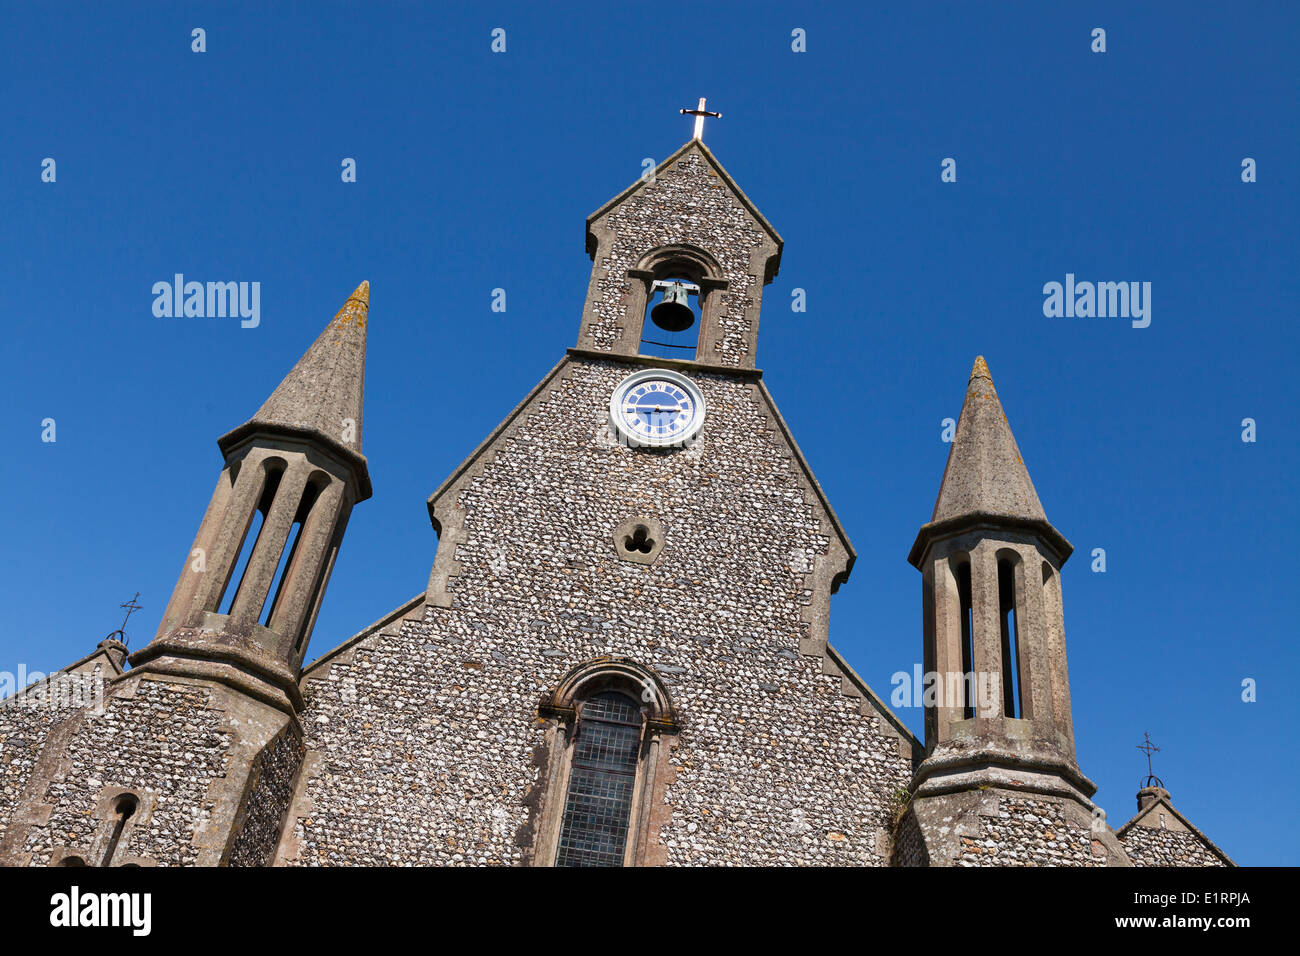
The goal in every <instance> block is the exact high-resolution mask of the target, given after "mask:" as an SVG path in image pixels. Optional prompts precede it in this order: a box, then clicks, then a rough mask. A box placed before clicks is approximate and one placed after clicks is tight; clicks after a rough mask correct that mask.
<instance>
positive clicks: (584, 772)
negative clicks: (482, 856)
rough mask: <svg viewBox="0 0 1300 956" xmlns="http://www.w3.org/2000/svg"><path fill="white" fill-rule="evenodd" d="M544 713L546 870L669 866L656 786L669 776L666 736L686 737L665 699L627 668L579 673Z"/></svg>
mask: <svg viewBox="0 0 1300 956" xmlns="http://www.w3.org/2000/svg"><path fill="white" fill-rule="evenodd" d="M538 713H539V714H540V715H541V716H542V717H544V718H549V719H551V720H552V721H553V723H552V724H551V725H550V728H549V730H548V732H547V748H548V751H549V753H550V759H548V760H547V765H548V766H549V767H550V774H549V781H548V783H547V787H546V797H545V798H544V800H543V802H542V805H541V807H540V809H541V811H542V816H541V818H540V821H539V822H540V826H539V830H538V833H539V836H538V841H539V842H538V843H537V844H536V845H534V847H533V849H532V862H533V864H534V865H539V866H550V865H555V866H623V865H629V866H647V865H650V866H653V865H655V864H657V863H662V862H664V859H665V851H664V850H663V848H662V847H661V846H660V845H659V843H658V831H659V827H660V826H661V825H662V823H663V820H664V819H665V818H664V816H663V814H662V813H660V812H657V810H658V808H660V806H661V804H662V796H660V798H659V799H658V801H656V798H655V796H654V795H655V793H656V789H655V788H656V780H658V781H659V786H660V787H662V786H663V779H664V777H665V775H666V774H667V773H668V772H669V764H668V751H669V750H670V749H671V746H672V745H671V743H669V744H664V743H663V741H662V738H663V736H664V735H665V734H667V735H669V736H672V735H676V734H677V733H678V732H679V728H678V726H677V719H676V716H675V714H674V711H673V705H672V701H671V699H670V698H669V696H668V689H667V687H665V685H664V683H663V681H662V680H661V679H660V678H659V676H658V675H657V674H656V673H655V672H654V671H652V670H650V669H649V668H647V667H643V666H641V665H640V664H637V663H636V662H635V661H631V660H628V659H626V658H615V657H599V658H596V659H594V660H590V661H587V662H586V663H584V664H579V665H578V666H577V667H575V668H574V669H573V670H571V671H569V673H568V674H567V675H565V677H564V678H563V679H562V680H561V681H560V683H559V685H557V686H556V688H555V689H554V690H553V691H552V692H551V693H549V694H548V695H547V696H546V697H544V698H543V699H542V701H541V705H540V707H539V708H538Z"/></svg>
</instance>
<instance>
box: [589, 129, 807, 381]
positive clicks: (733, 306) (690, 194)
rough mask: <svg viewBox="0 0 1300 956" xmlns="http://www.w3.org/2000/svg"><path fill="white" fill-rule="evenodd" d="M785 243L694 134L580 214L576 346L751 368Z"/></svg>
mask: <svg viewBox="0 0 1300 956" xmlns="http://www.w3.org/2000/svg"><path fill="white" fill-rule="evenodd" d="M782 245H783V241H782V239H781V237H780V236H779V235H778V234H777V232H776V230H775V229H773V228H772V226H771V224H770V223H768V221H767V220H766V219H764V218H763V215H762V213H760V212H759V211H758V210H757V209H756V208H755V207H754V205H753V204H752V203H751V202H750V201H749V199H748V198H747V197H746V196H745V194H744V193H743V192H741V191H740V188H739V187H738V186H737V185H736V184H735V182H734V181H733V180H732V178H731V177H730V176H729V175H728V174H727V171H726V170H725V169H723V168H722V165H721V164H720V163H719V162H718V160H717V158H716V157H714V155H713V153H712V152H710V151H709V149H708V147H707V146H705V145H704V143H703V142H702V141H701V140H699V139H692V140H691V141H690V142H688V143H686V144H685V145H684V146H682V147H681V149H679V150H677V152H675V153H673V155H671V156H669V157H668V158H667V159H666V160H664V161H663V162H662V163H660V164H659V165H658V166H657V167H655V169H654V170H653V171H652V172H651V171H647V172H646V173H645V175H644V176H643V177H642V178H641V179H639V180H638V181H637V182H635V183H633V184H632V185H631V186H629V187H628V188H627V189H625V190H624V191H623V192H622V193H620V194H619V195H618V196H616V197H615V198H613V199H611V200H610V201H609V202H607V203H606V204H605V205H604V206H602V207H601V208H600V209H598V210H596V212H594V213H592V214H591V215H590V216H589V217H588V218H587V253H588V254H589V255H590V256H591V260H592V270H591V282H590V284H589V285H588V287H587V301H586V304H585V305H584V307H583V311H582V327H581V330H580V331H579V334H578V348H579V349H581V350H584V351H587V352H603V353H607V354H609V355H611V356H634V355H647V356H655V357H659V358H664V359H678V360H681V361H687V362H695V363H698V364H701V365H713V366H723V367H729V368H738V369H752V368H754V367H755V353H756V350H757V340H758V318H759V307H760V304H761V303H762V299H763V287H764V286H765V285H767V284H768V283H769V282H771V281H772V280H773V279H774V278H775V277H776V274H777V269H778V267H779V266H780V262H781V248H782Z"/></svg>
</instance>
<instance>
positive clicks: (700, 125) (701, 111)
mask: <svg viewBox="0 0 1300 956" xmlns="http://www.w3.org/2000/svg"><path fill="white" fill-rule="evenodd" d="M682 114H683V115H684V116H694V117H695V135H694V136H693V137H692V139H698V140H700V141H701V142H703V141H704V117H706V116H712V117H713V118H714V119H721V118H722V114H721V113H710V112H709V111H708V110H706V109H705V108H704V97H702V96H701V97H700V105H699V106H697V107H696V108H695V109H693V110H686V109H684V110H682Z"/></svg>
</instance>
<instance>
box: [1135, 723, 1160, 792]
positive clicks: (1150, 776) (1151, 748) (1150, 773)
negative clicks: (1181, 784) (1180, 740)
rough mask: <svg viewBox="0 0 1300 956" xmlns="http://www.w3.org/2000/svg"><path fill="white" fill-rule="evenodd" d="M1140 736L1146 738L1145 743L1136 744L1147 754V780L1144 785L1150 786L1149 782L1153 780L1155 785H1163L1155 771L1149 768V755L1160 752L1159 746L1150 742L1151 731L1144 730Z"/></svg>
mask: <svg viewBox="0 0 1300 956" xmlns="http://www.w3.org/2000/svg"><path fill="white" fill-rule="evenodd" d="M1142 736H1144V737H1145V738H1146V743H1141V744H1138V745H1137V749H1138V750H1141V751H1142V752H1143V753H1145V754H1146V755H1147V782H1146V786H1148V787H1149V786H1151V782H1152V781H1155V784H1156V786H1163V784H1162V783H1161V781H1160V778H1159V777H1157V776H1156V775H1155V771H1154V770H1152V769H1151V755H1152V754H1153V753H1157V754H1158V753H1160V748H1159V747H1157V746H1156V745H1155V744H1153V743H1152V742H1151V732H1150V731H1145V732H1144V733H1143V734H1142Z"/></svg>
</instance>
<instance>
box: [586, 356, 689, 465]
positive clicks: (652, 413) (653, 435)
mask: <svg viewBox="0 0 1300 956" xmlns="http://www.w3.org/2000/svg"><path fill="white" fill-rule="evenodd" d="M609 420H610V424H611V425H612V426H613V428H614V430H615V431H616V432H617V433H618V435H619V437H620V438H622V439H623V440H624V441H626V442H627V443H628V444H629V445H648V446H650V447H653V448H664V447H671V446H681V445H686V444H687V443H688V442H690V441H691V440H692V439H693V438H694V437H695V435H696V434H697V433H698V432H699V430H700V426H701V425H703V424H704V396H703V395H701V394H700V390H699V389H698V388H696V387H695V383H694V382H692V381H691V380H690V379H688V378H687V377H686V376H684V375H679V374H677V373H676V372H670V371H668V370H667V369H660V368H655V369H646V370H645V371H644V372H637V373H636V374H634V375H629V376H628V377H627V378H625V379H624V380H623V381H622V382H620V383H619V386H618V387H617V388H616V389H614V395H613V397H612V398H610V401H609Z"/></svg>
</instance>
